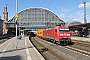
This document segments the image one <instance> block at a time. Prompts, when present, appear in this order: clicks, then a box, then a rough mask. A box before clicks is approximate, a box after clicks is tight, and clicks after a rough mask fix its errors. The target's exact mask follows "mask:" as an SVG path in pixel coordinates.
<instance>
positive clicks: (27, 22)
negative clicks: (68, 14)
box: [8, 8, 64, 29]
mask: <svg viewBox="0 0 90 60" xmlns="http://www.w3.org/2000/svg"><path fill="white" fill-rule="evenodd" d="M18 14H19V17H20V18H18V20H17V22H18V27H21V28H22V27H25V28H28V29H29V28H47V27H52V26H55V25H57V24H60V23H64V21H63V20H61V19H60V18H59V17H58V16H57V15H56V14H54V12H52V11H50V10H48V9H45V8H28V9H25V10H22V11H20V12H19V13H18ZM14 22H15V18H12V19H11V20H9V21H8V23H14ZM8 27H15V25H13V24H9V25H8Z"/></svg>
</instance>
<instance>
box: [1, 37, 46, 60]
mask: <svg viewBox="0 0 90 60" xmlns="http://www.w3.org/2000/svg"><path fill="white" fill-rule="evenodd" d="M0 60H45V59H44V58H43V56H42V55H41V54H40V53H39V52H38V51H37V49H36V48H35V47H34V46H33V45H32V44H31V42H30V41H29V38H28V37H24V38H22V39H16V38H15V37H13V38H11V39H9V40H8V41H6V42H5V43H3V44H1V45H0Z"/></svg>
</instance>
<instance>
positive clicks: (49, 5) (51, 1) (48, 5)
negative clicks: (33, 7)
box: [46, 0, 53, 8]
mask: <svg viewBox="0 0 90 60" xmlns="http://www.w3.org/2000/svg"><path fill="white" fill-rule="evenodd" d="M52 2H53V0H52V1H51V2H50V3H49V4H48V6H47V7H46V8H48V7H49V6H50V5H51V3H52Z"/></svg>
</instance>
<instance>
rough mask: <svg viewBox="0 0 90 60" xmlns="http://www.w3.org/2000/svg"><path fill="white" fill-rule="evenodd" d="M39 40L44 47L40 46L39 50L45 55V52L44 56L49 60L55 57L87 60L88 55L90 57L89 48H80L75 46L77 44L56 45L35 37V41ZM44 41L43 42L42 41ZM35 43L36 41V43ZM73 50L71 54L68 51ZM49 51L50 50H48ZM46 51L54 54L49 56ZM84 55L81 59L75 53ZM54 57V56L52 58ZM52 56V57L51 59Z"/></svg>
mask: <svg viewBox="0 0 90 60" xmlns="http://www.w3.org/2000/svg"><path fill="white" fill-rule="evenodd" d="M34 40H35V41H37V42H38V44H40V46H42V47H39V49H38V48H37V49H38V50H39V51H40V52H41V54H42V55H43V54H44V57H45V58H47V60H50V59H54V58H55V57H56V58H55V60H58V59H59V60H65V59H66V60H77V59H78V60H83V59H84V60H85V59H88V57H90V52H88V51H87V50H84V49H80V48H77V47H75V45H73V46H60V45H56V44H53V43H51V42H47V41H44V40H42V39H41V40H40V39H39V38H36V37H35V38H33V41H34ZM42 42H43V43H42ZM34 44H35V43H34ZM60 48H61V49H62V48H63V50H64V49H65V51H63V50H62V51H61V49H60ZM67 50H68V51H71V53H72V54H71V55H69V53H68V52H66V51H67ZM47 51H48V52H47ZM45 52H47V53H48V54H50V55H53V56H50V57H51V58H50V57H49V56H47V55H48V54H45ZM73 52H74V53H76V54H78V55H80V56H82V57H85V58H83V59H81V58H80V59H79V57H75V56H74V53H73ZM52 57H54V58H52ZM49 58H50V59H49Z"/></svg>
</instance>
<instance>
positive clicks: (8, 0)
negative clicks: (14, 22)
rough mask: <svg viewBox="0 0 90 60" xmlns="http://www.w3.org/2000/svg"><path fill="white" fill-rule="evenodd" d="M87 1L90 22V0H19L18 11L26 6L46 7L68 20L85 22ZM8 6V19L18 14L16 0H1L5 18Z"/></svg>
mask: <svg viewBox="0 0 90 60" xmlns="http://www.w3.org/2000/svg"><path fill="white" fill-rule="evenodd" d="M84 1H86V20H87V22H90V0H18V12H20V11H22V10H25V9H26V8H32V7H42V8H46V9H48V10H50V11H52V12H53V13H55V14H56V15H58V16H59V17H60V19H63V21H65V22H67V21H70V20H75V21H79V22H82V23H83V22H84V4H83V2H84ZM5 4H6V5H7V8H8V19H11V18H12V17H13V16H14V15H15V14H16V0H1V1H0V16H1V18H2V19H3V11H4V5H5Z"/></svg>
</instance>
